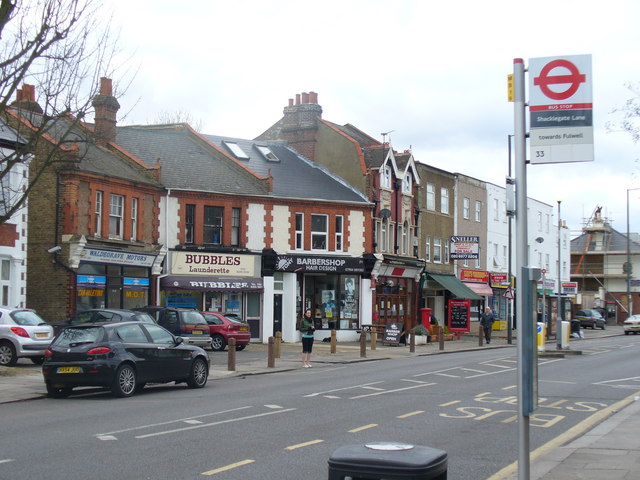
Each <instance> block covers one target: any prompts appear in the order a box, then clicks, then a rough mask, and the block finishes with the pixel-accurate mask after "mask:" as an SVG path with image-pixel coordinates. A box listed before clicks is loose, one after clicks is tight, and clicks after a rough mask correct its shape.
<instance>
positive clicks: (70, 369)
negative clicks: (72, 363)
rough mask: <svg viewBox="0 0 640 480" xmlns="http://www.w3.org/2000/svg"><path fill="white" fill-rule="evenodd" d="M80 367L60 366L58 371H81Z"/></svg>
mask: <svg viewBox="0 0 640 480" xmlns="http://www.w3.org/2000/svg"><path fill="white" fill-rule="evenodd" d="M81 371H82V369H81V368H80V367H58V368H57V370H56V373H80V372H81Z"/></svg>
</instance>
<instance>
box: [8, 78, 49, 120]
mask: <svg viewBox="0 0 640 480" xmlns="http://www.w3.org/2000/svg"><path fill="white" fill-rule="evenodd" d="M11 106H12V107H14V108H17V109H20V110H26V111H28V112H33V113H42V107H40V105H38V103H37V102H36V89H35V87H34V86H33V85H28V84H26V83H25V84H23V85H22V88H19V89H18V90H17V92H16V100H15V102H13V103H12V104H11Z"/></svg>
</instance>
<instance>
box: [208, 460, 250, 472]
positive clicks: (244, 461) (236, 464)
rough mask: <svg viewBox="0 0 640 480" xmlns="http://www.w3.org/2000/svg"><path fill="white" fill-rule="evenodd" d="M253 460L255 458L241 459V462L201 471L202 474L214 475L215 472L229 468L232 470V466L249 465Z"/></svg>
mask: <svg viewBox="0 0 640 480" xmlns="http://www.w3.org/2000/svg"><path fill="white" fill-rule="evenodd" d="M253 462H255V460H249V459H247V460H242V461H241V462H236V463H232V464H230V465H227V466H225V467H220V468H216V469H214V470H209V471H208V472H202V475H215V474H216V473H222V472H227V471H229V470H233V469H234V468H238V467H242V466H243V465H249V464H250V463H253Z"/></svg>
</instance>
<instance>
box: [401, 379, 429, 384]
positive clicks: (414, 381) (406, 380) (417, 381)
mask: <svg viewBox="0 0 640 480" xmlns="http://www.w3.org/2000/svg"><path fill="white" fill-rule="evenodd" d="M400 381H401V382H410V383H426V382H423V381H422V380H411V379H410V378H402V379H400Z"/></svg>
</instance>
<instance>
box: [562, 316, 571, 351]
mask: <svg viewBox="0 0 640 480" xmlns="http://www.w3.org/2000/svg"><path fill="white" fill-rule="evenodd" d="M561 326H562V337H560V346H561V347H562V348H563V349H566V348H569V337H570V336H571V332H570V329H571V322H567V321H564V320H562V322H561Z"/></svg>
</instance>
